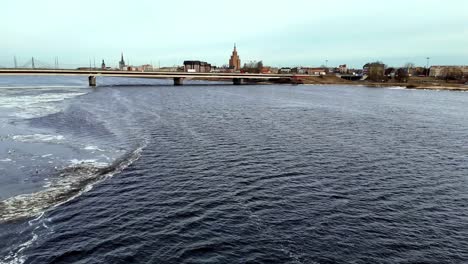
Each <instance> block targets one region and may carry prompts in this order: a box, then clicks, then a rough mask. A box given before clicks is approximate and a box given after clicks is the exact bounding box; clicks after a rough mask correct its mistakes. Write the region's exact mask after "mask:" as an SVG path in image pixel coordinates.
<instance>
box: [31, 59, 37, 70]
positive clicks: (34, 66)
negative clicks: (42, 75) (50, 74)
mask: <svg viewBox="0 0 468 264" xmlns="http://www.w3.org/2000/svg"><path fill="white" fill-rule="evenodd" d="M31 68H33V69H35V68H36V65H34V57H32V58H31Z"/></svg>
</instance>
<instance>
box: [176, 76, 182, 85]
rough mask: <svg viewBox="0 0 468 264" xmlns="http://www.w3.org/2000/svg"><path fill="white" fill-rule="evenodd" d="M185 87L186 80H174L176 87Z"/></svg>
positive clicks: (178, 78) (177, 78)
mask: <svg viewBox="0 0 468 264" xmlns="http://www.w3.org/2000/svg"><path fill="white" fill-rule="evenodd" d="M182 85H184V78H180V77H176V78H174V86H182Z"/></svg>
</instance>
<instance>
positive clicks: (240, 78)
mask: <svg viewBox="0 0 468 264" xmlns="http://www.w3.org/2000/svg"><path fill="white" fill-rule="evenodd" d="M2 75H9V76H27V75H29V76H44V75H57V76H87V77H88V81H89V86H96V77H99V76H109V77H124V78H150V79H173V80H174V85H183V81H184V79H203V80H231V81H232V82H233V84H234V85H240V84H242V83H243V82H244V81H246V80H264V81H273V82H278V83H292V84H297V83H300V79H301V76H300V75H292V74H250V73H192V72H138V71H103V70H47V69H0V76H2Z"/></svg>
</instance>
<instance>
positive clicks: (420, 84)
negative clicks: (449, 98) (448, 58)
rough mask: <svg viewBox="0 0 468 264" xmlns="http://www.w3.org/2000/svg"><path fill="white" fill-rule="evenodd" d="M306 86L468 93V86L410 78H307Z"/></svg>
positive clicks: (425, 78)
mask: <svg viewBox="0 0 468 264" xmlns="http://www.w3.org/2000/svg"><path fill="white" fill-rule="evenodd" d="M303 83H304V84H334V85H356V86H366V87H375V88H385V87H402V88H406V89H419V90H447V91H468V85H466V84H458V83H447V82H445V81H443V80H438V79H435V78H430V77H414V78H409V81H408V82H406V83H402V82H372V81H348V80H344V79H341V78H340V77H337V76H322V77H307V78H305V79H304V80H303Z"/></svg>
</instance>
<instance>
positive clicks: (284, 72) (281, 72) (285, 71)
mask: <svg viewBox="0 0 468 264" xmlns="http://www.w3.org/2000/svg"><path fill="white" fill-rule="evenodd" d="M291 70H292V69H291V68H288V67H283V68H281V69H279V70H278V73H279V74H289V73H291Z"/></svg>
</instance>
